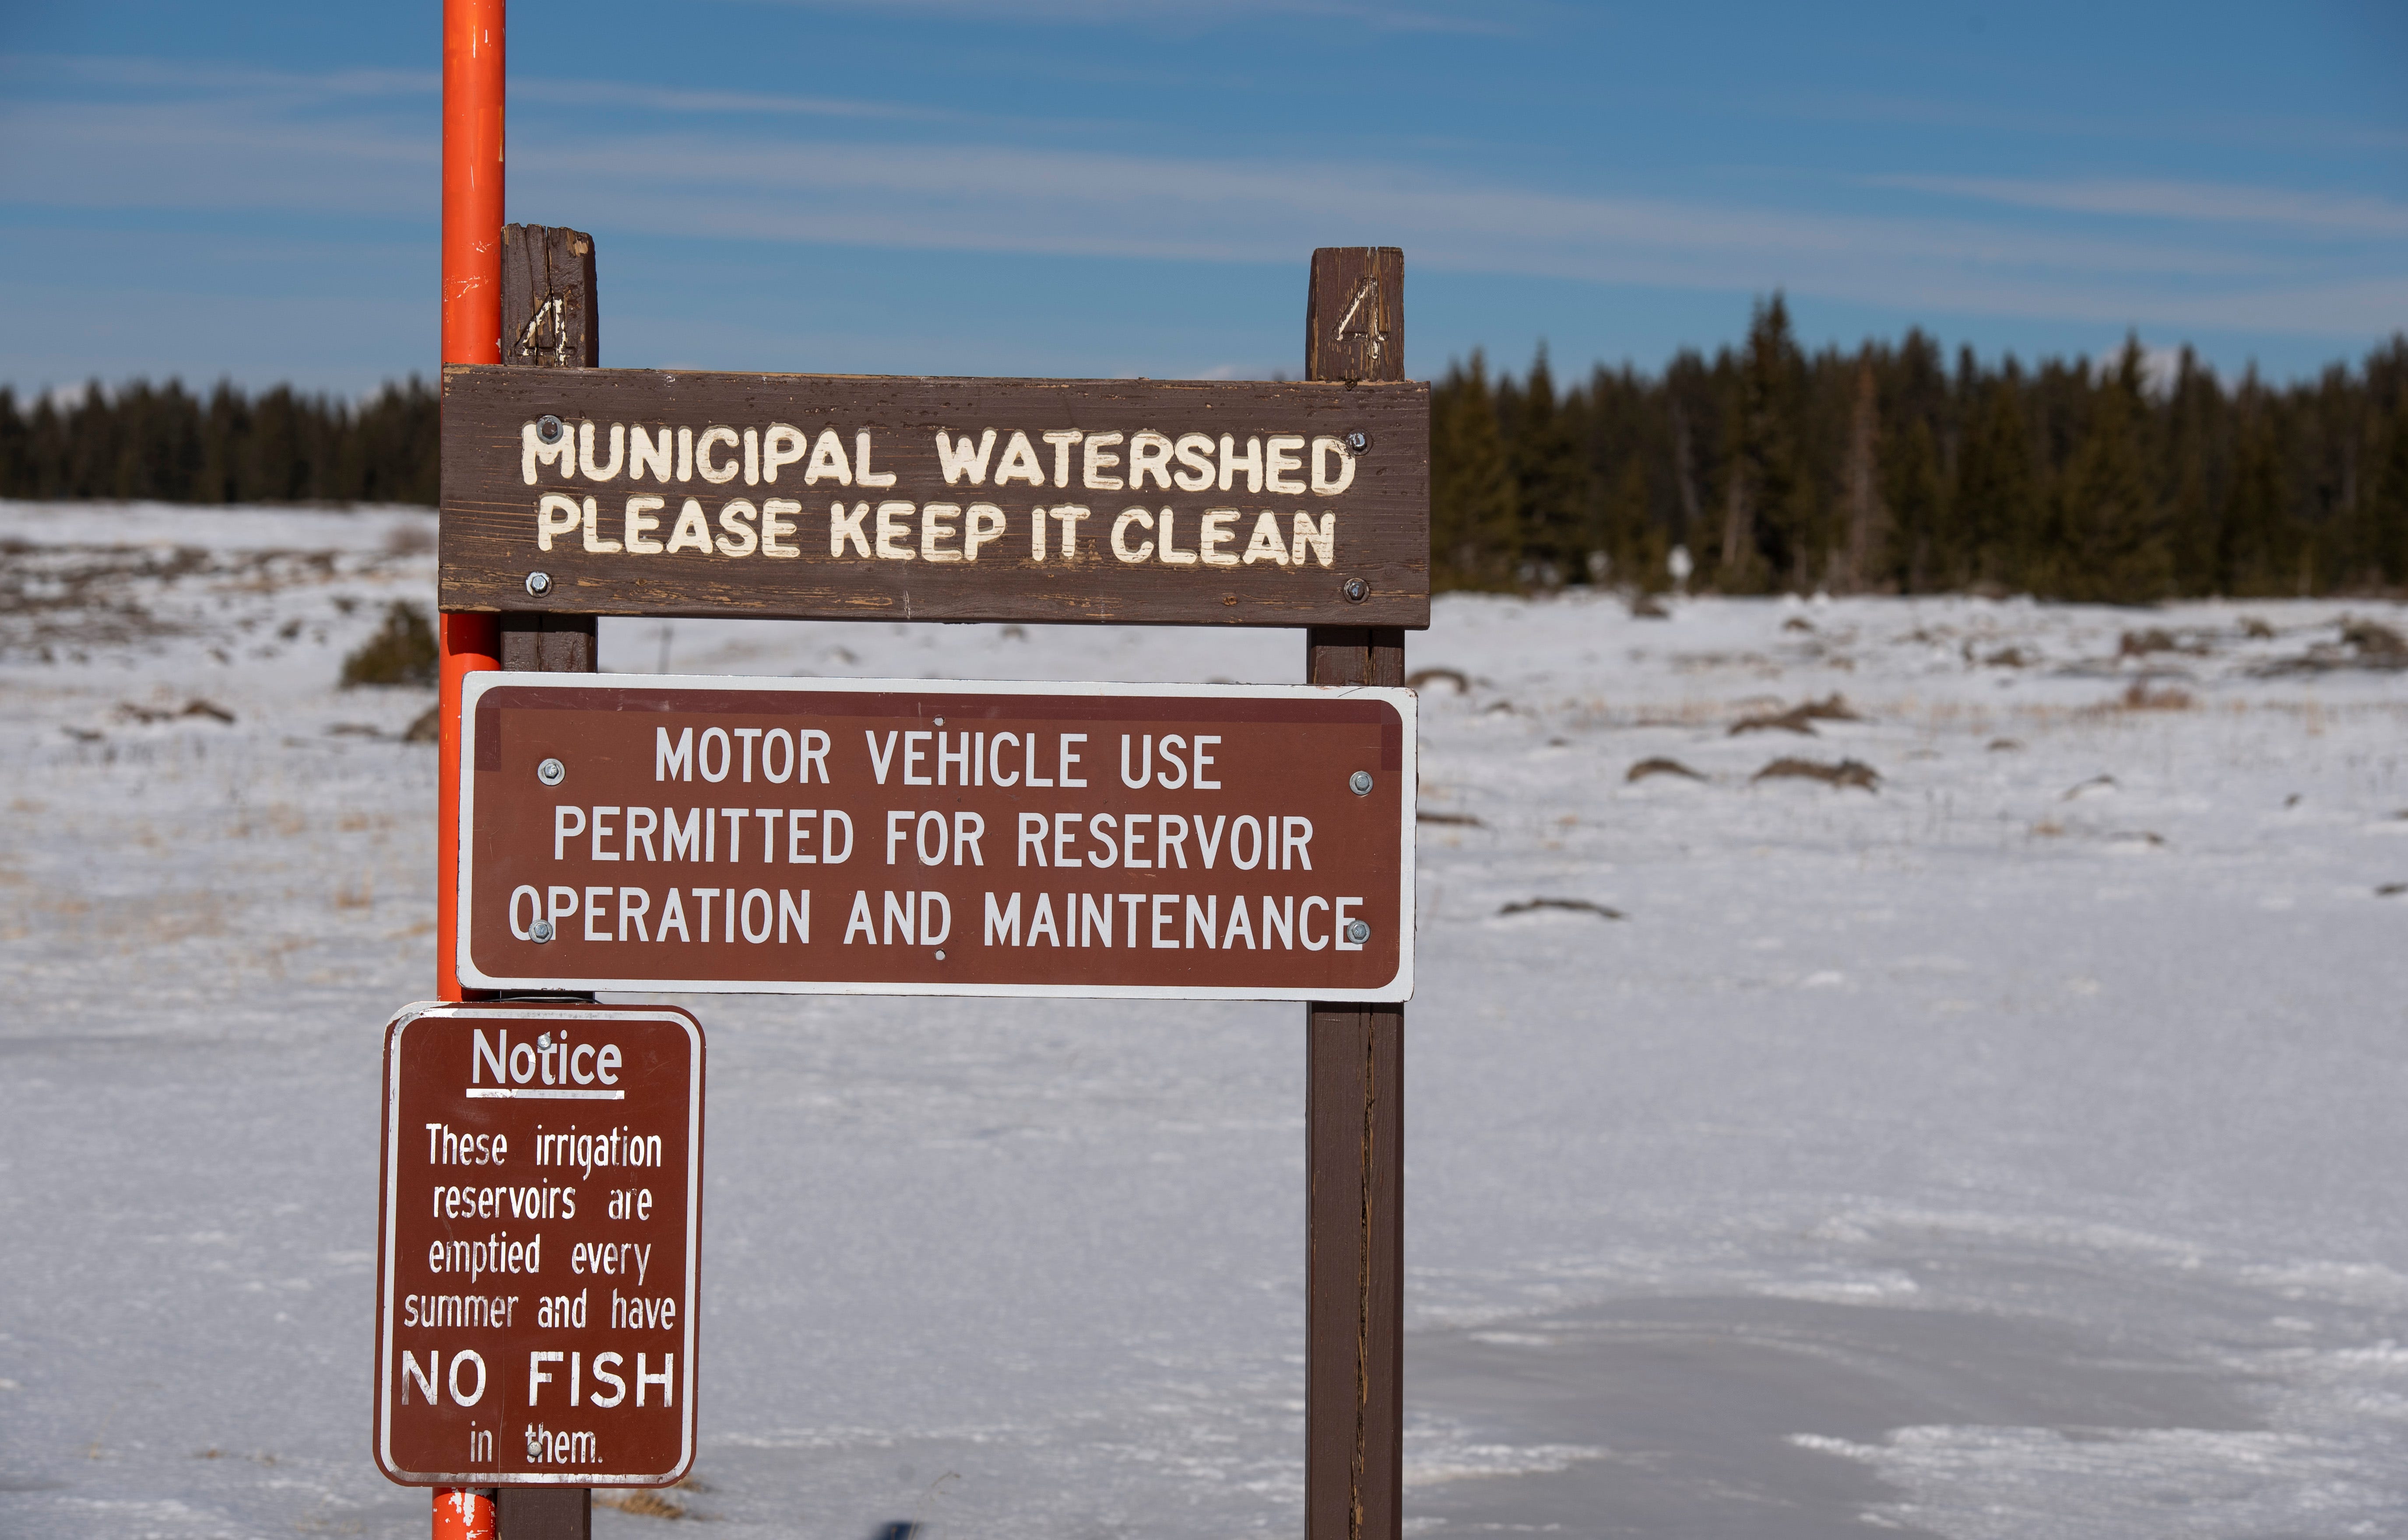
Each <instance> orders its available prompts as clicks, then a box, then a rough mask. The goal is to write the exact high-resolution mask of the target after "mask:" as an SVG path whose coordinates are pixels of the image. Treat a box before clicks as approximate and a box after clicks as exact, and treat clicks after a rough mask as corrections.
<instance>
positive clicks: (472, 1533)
mask: <svg viewBox="0 0 2408 1540" xmlns="http://www.w3.org/2000/svg"><path fill="white" fill-rule="evenodd" d="M435 1540H494V1493H493V1490H492V1489H491V1488H487V1487H437V1488H436V1489H435Z"/></svg>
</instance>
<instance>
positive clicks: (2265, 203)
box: [1866, 176, 2408, 235]
mask: <svg viewBox="0 0 2408 1540" xmlns="http://www.w3.org/2000/svg"><path fill="white" fill-rule="evenodd" d="M1866 180H1867V182H1868V184H1869V185H1871V186H1874V187H1890V188H1897V189H1899V190H1901V191H1904V192H1936V193H1940V194H1942V195H1943V196H1947V197H1957V198H1969V199H1976V200H1980V201H1982V202H1985V203H1998V204H2005V205H2008V206H2010V207H2017V208H2046V209H2053V210H2056V211H2057V212H2060V213H2077V214H2113V215H2121V216H2126V217H2140V218H2147V219H2164V220H2188V221H2200V222H2206V223H2231V224H2259V225H2268V226H2272V227H2274V228H2276V229H2281V230H2290V231H2296V230H2299V229H2300V228H2303V227H2304V228H2307V229H2314V230H2330V231H2334V232H2337V233H2340V234H2344V235H2408V204H2399V203H2394V202H2392V201H2391V200H2389V199H2387V198H2374V197H2335V196H2331V195H2329V194H2326V193H2319V192H2290V191H2287V190H2285V189H2282V188H2272V187H2243V186H2233V185H2229V184H2221V183H2214V182H2184V181H2143V180H2109V179H2103V178H2094V179H2089V180H2081V181H2041V180H2025V179H2018V178H2007V177H1903V176H1901V177H1873V178H1866Z"/></svg>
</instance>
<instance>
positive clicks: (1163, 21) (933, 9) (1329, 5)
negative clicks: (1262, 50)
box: [768, 0, 1523, 37]
mask: <svg viewBox="0 0 2408 1540" xmlns="http://www.w3.org/2000/svg"><path fill="white" fill-rule="evenodd" d="M768 3H772V4H781V5H793V6H803V7H810V8H812V9H822V10H882V11H916V12H920V13H924V14H933V15H941V16H958V17H963V18H966V19H969V20H975V21H1016V22H1022V23H1027V22H1041V23H1050V24H1053V25H1056V26H1109V27H1119V28H1126V27H1130V26H1143V27H1149V28H1152V29H1154V30H1166V29H1167V30H1171V31H1177V32H1185V33H1195V32H1202V31H1207V30H1209V29H1211V28H1212V27H1215V26H1223V25H1228V24H1232V23H1236V22H1242V21H1253V20H1256V19H1258V18H1263V17H1291V18H1297V19H1301V20H1310V21H1344V22H1348V23H1351V24H1353V25H1356V26H1362V27H1368V28H1370V29H1372V30H1374V31H1378V32H1419V33H1457V34H1465V35H1470V36H1496V37H1503V36H1516V35H1518V34H1519V33H1520V32H1521V31H1522V30H1523V29H1521V28H1520V27H1517V26H1515V25H1513V24H1512V23H1511V22H1510V21H1507V20H1506V19H1505V18H1504V17H1502V16H1500V15H1499V14H1498V10H1499V9H1500V7H1499V6H1498V5H1497V4H1495V3H1493V0H1491V3H1488V4H1469V3H1467V4H1463V5H1459V6H1456V7H1438V8H1431V7H1420V8H1409V7H1403V6H1391V5H1382V4H1379V3H1378V0H768Z"/></svg>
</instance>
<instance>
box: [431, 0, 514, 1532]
mask: <svg viewBox="0 0 2408 1540" xmlns="http://www.w3.org/2000/svg"><path fill="white" fill-rule="evenodd" d="M507 12H508V7H507V5H506V0H443V362H444V363H446V364H498V363H500V362H501V359H502V344H501V335H502V128H503V118H502V107H503V100H504V78H503V73H502V66H503V37H504V22H505V21H506V19H507ZM437 645H438V647H439V648H440V649H441V655H442V676H441V677H442V692H443V693H442V699H441V703H440V704H441V718H440V720H441V723H442V741H441V749H440V753H441V755H442V761H443V763H442V765H441V769H440V772H439V773H440V775H441V777H442V781H441V786H442V790H441V792H440V794H439V796H438V798H437V811H436V820H437V829H436V836H435V837H436V851H437V855H436V874H435V880H436V888H435V978H436V991H437V994H439V995H440V996H441V997H442V998H443V999H446V1000H458V999H461V998H463V992H462V991H461V988H460V976H459V971H458V968H457V966H456V963H455V954H456V948H455V944H454V937H455V935H456V934H457V932H458V927H459V905H460V900H459V871H460V833H459V831H460V819H459V814H460V686H461V682H462V680H464V679H465V678H466V677H467V676H468V675H469V674H472V673H474V672H476V671H477V670H479V669H486V668H499V667H500V666H501V659H500V658H499V657H498V656H497V654H498V653H499V652H500V650H501V626H500V621H499V620H498V619H497V618H496V617H495V616H492V615H445V616H443V617H442V618H441V620H440V625H439V631H438V635H437ZM438 1496H439V1494H438ZM443 1506H444V1505H443V1504H442V1503H441V1502H440V1501H438V1502H437V1504H436V1509H437V1516H438V1517H437V1526H436V1533H437V1534H438V1535H441V1534H442V1533H444V1531H443V1528H442V1523H441V1519H440V1515H441V1513H442V1511H443ZM490 1518H491V1514H490V1507H489V1508H488V1525H489V1528H490Z"/></svg>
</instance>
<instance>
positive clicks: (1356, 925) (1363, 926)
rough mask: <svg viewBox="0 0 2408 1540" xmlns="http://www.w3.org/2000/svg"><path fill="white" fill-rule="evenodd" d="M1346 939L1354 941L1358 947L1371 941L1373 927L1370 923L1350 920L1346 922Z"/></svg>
mask: <svg viewBox="0 0 2408 1540" xmlns="http://www.w3.org/2000/svg"><path fill="white" fill-rule="evenodd" d="M1346 939H1347V940H1349V941H1352V942H1353V943H1355V945H1356V946H1358V947H1359V946H1361V945H1362V944H1363V943H1364V942H1366V941H1369V940H1370V939H1371V927H1370V925H1369V922H1368V921H1365V920H1348V921H1347V922H1346Z"/></svg>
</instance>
